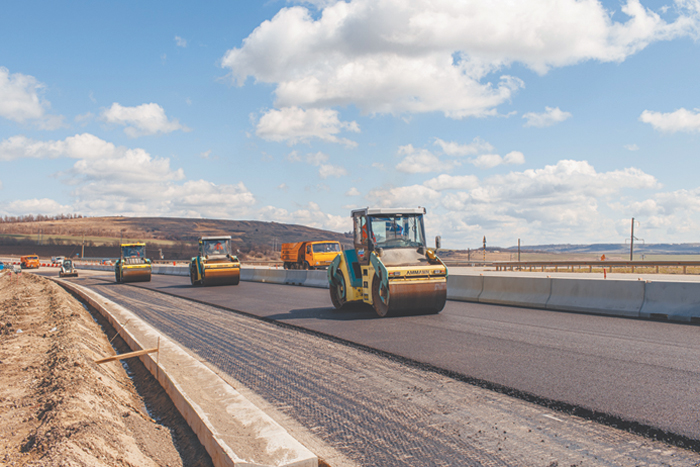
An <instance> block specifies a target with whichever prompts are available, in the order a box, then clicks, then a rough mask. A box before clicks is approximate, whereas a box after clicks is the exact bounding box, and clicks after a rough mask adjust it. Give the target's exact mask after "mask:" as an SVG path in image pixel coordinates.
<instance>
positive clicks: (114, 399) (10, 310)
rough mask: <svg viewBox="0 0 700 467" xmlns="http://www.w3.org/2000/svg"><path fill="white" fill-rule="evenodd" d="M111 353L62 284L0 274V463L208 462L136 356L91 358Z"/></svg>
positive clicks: (199, 466) (121, 345)
mask: <svg viewBox="0 0 700 467" xmlns="http://www.w3.org/2000/svg"><path fill="white" fill-rule="evenodd" d="M113 343H114V345H115V347H116V348H117V350H118V351H119V353H124V352H127V351H128V348H125V345H124V343H123V342H120V341H118V340H117V339H115V340H114V342H113ZM114 353H115V350H114V348H113V347H112V346H111V345H110V342H109V340H108V338H107V336H106V335H105V333H104V331H103V329H102V328H101V327H100V325H99V324H98V323H96V322H95V320H94V319H93V317H92V316H91V314H90V313H89V312H88V311H87V310H86V309H85V308H84V307H83V306H82V305H81V304H80V303H79V302H77V301H76V300H75V299H73V297H71V296H70V295H69V294H68V293H66V292H65V291H64V290H63V289H62V288H60V287H59V286H57V285H56V284H54V283H53V282H51V281H49V280H47V279H44V278H41V277H38V276H35V275H33V274H27V273H22V274H17V275H15V274H13V275H9V274H7V273H5V274H3V275H0V380H2V384H0V439H1V440H2V442H1V443H0V465H3V466H46V465H51V466H54V465H55V466H134V467H136V466H185V465H188V466H189V465H191V466H197V467H205V466H211V465H212V464H211V460H210V458H209V456H208V455H207V453H206V451H204V449H203V448H202V446H201V445H200V444H199V442H198V441H197V439H196V436H195V435H194V433H192V431H191V430H190V429H189V427H188V426H187V424H186V423H185V422H184V420H183V419H182V418H181V417H180V416H179V414H178V413H177V411H176V410H175V408H174V407H173V406H172V403H171V402H170V400H169V399H168V397H167V395H166V394H165V393H164V392H163V391H162V389H161V388H160V386H159V385H158V384H157V383H156V382H155V380H153V378H150V375H149V374H148V373H147V371H146V370H145V368H143V366H142V365H141V364H140V362H139V361H138V360H133V359H132V360H130V363H129V365H128V366H127V365H125V366H122V365H120V364H119V362H112V363H108V364H104V365H97V364H95V363H94V360H96V359H99V358H102V357H104V356H109V355H113V354H114ZM127 370H129V372H130V373H131V375H128V374H127ZM130 376H131V378H130ZM147 407H148V409H147ZM151 417H154V418H155V419H156V420H154V419H153V418H151Z"/></svg>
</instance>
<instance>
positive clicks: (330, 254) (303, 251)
mask: <svg viewBox="0 0 700 467" xmlns="http://www.w3.org/2000/svg"><path fill="white" fill-rule="evenodd" d="M338 254H340V243H339V242H334V241H329V240H319V241H313V242H296V243H283V244H282V261H284V269H326V268H327V267H328V265H329V264H331V262H332V261H333V260H334V259H335V257H336V256H338Z"/></svg>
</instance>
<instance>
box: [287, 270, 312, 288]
mask: <svg viewBox="0 0 700 467" xmlns="http://www.w3.org/2000/svg"><path fill="white" fill-rule="evenodd" d="M283 272H284V273H285V274H284V283H285V284H288V285H304V284H305V283H306V276H307V275H308V273H309V272H310V271H303V270H294V269H289V270H286V271H284V270H283Z"/></svg>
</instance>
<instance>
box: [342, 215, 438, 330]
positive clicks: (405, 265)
mask: <svg viewBox="0 0 700 467" xmlns="http://www.w3.org/2000/svg"><path fill="white" fill-rule="evenodd" d="M424 215H425V208H396V209H389V208H363V209H356V210H353V211H352V220H353V236H354V248H353V249H349V250H345V251H343V253H342V254H340V255H338V256H337V257H336V258H335V259H334V260H333V262H332V263H331V265H330V266H329V267H328V283H329V286H330V287H329V288H330V295H331V301H332V302H333V306H335V308H336V309H341V308H343V307H344V306H345V305H347V304H350V303H367V304H369V305H372V307H374V310H375V311H376V312H377V314H378V315H379V316H382V317H384V316H401V315H413V314H435V313H439V312H440V311H442V309H443V308H444V306H445V300H446V299H447V267H446V266H445V263H443V262H442V260H441V259H440V258H439V257H438V256H437V253H436V252H437V250H438V248H439V247H440V245H439V237H438V238H436V245H435V248H427V247H426V242H425V228H424V225H423V216H424Z"/></svg>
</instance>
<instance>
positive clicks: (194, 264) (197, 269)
mask: <svg viewBox="0 0 700 467" xmlns="http://www.w3.org/2000/svg"><path fill="white" fill-rule="evenodd" d="M240 277H241V262H240V261H238V258H237V257H236V256H234V255H233V254H231V237H230V236H225V237H201V238H200V239H199V255H197V256H196V257H194V258H192V261H190V282H192V285H237V284H238V282H239V280H240Z"/></svg>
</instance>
